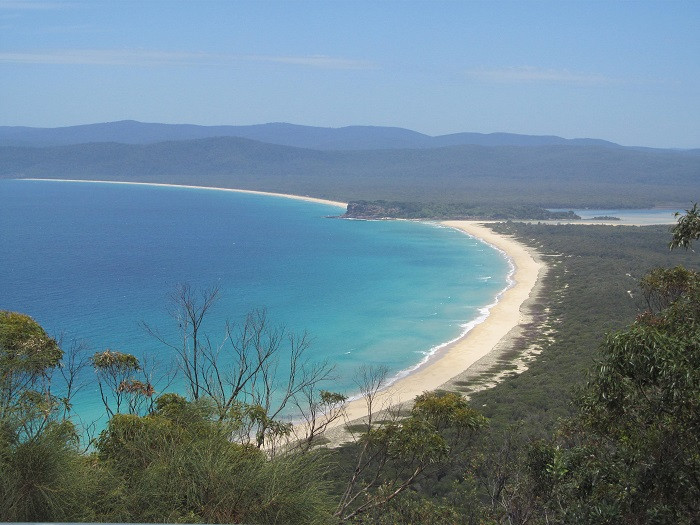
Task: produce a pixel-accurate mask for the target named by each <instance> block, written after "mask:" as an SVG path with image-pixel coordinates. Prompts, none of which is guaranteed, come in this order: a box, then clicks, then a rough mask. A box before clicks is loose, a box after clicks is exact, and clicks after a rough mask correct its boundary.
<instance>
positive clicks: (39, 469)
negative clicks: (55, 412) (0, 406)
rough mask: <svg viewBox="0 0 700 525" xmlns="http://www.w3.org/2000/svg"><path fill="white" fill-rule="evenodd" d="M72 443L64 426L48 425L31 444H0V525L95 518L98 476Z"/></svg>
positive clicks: (72, 436) (71, 432)
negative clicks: (16, 522) (6, 522)
mask: <svg viewBox="0 0 700 525" xmlns="http://www.w3.org/2000/svg"><path fill="white" fill-rule="evenodd" d="M76 444H77V439H76V434H75V429H74V428H73V425H71V424H70V423H69V422H63V423H51V424H49V425H47V426H46V427H45V428H44V429H43V430H42V432H41V433H39V434H37V435H36V436H35V437H34V438H33V439H31V440H27V441H23V442H8V441H6V440H0V520H1V521H35V522H37V521H39V522H48V521H90V520H93V519H95V517H96V515H95V513H94V508H93V507H92V504H93V503H94V502H96V501H97V500H99V497H98V496H97V494H96V485H97V484H98V482H97V479H96V478H97V471H96V469H95V468H94V467H92V466H91V465H90V462H89V460H88V459H87V458H86V457H84V456H83V455H82V454H80V453H79V452H78V450H77V448H76Z"/></svg>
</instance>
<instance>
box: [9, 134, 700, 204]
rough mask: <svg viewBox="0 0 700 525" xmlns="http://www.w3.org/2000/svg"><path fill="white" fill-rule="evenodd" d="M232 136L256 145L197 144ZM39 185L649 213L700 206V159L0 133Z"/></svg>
mask: <svg viewBox="0 0 700 525" xmlns="http://www.w3.org/2000/svg"><path fill="white" fill-rule="evenodd" d="M224 132H227V133H233V132H236V133H244V132H245V133H247V134H248V135H249V136H248V137H239V136H222V135H217V136H212V137H204V138H193V135H196V134H214V135H216V134H217V133H224ZM166 139H167V140H166ZM263 139H264V140H263ZM449 141H456V142H459V141H482V142H484V143H481V144H463V143H458V144H449ZM57 143H58V144H57ZM282 143H286V144H282ZM19 144H22V145H19ZM409 144H410V145H411V146H410V147H409V146H408V145H409ZM430 144H433V146H430ZM434 144H442V145H440V146H438V147H436V146H434ZM363 145H364V147H361V146H363ZM30 177H35V178H69V179H88V180H89V179H93V180H94V179H99V180H120V181H135V182H157V183H174V184H191V185H201V186H220V187H229V188H241V189H251V190H262V191H271V192H280V193H293V194H298V195H309V196H314V197H321V198H329V199H334V200H343V201H356V200H366V201H376V200H387V201H400V202H424V203H425V202H430V203H460V204H469V205H479V206H511V205H514V204H518V205H534V206H541V207H550V208H584V207H590V208H598V207H599V208H621V207H638V208H643V207H652V206H662V205H669V206H689V205H692V202H694V201H697V200H698V197H699V196H700V150H665V149H651V148H632V147H623V146H620V145H616V144H613V143H610V142H606V141H598V140H595V139H580V140H566V139H562V138H559V137H536V136H527V135H509V134H491V135H480V134H476V133H461V134H456V135H445V136H441V137H428V136H427V135H422V134H420V133H416V132H413V131H410V130H405V129H400V128H377V127H366V126H353V127H347V128H339V129H330V128H314V127H307V126H295V125H290V124H263V125H260V126H226V127H203V126H191V125H166V124H141V123H136V122H131V121H123V122H115V123H110V124H94V125H88V126H75V127H68V128H53V129H39V128H16V127H5V128H0V178H30ZM0 199H1V196H0Z"/></svg>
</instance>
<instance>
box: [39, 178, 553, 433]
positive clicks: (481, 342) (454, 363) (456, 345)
mask: <svg viewBox="0 0 700 525" xmlns="http://www.w3.org/2000/svg"><path fill="white" fill-rule="evenodd" d="M27 180H55V181H58V180H59V179H27ZM61 181H65V182H99V183H105V184H134V185H148V186H170V187H179V188H195V189H209V190H217V191H230V192H237V193H249V194H255V195H267V196H274V197H284V198H290V199H298V200H304V201H310V202H318V203H323V204H329V205H333V206H337V207H341V208H346V207H347V204H346V203H343V202H338V201H331V200H325V199H318V198H315V197H307V196H299V195H288V194H281V193H270V192H262V191H253V190H240V189H232V188H212V187H202V186H188V185H177V184H160V183H146V182H116V181H99V180H92V181H86V180H72V179H61ZM442 224H443V225H444V226H447V227H450V228H455V229H458V230H460V231H463V232H465V233H466V234H469V235H471V236H474V237H476V238H478V239H480V240H482V241H484V242H486V243H488V244H490V245H492V246H494V247H495V248H497V249H499V250H501V251H503V252H504V253H505V254H506V255H507V256H508V258H509V259H510V261H511V263H512V264H513V267H514V271H513V274H512V276H511V279H512V281H513V282H512V285H511V286H510V287H509V288H507V289H506V290H505V291H503V292H502V293H501V295H500V297H499V299H498V302H497V303H496V304H495V305H493V306H492V307H491V309H490V311H489V315H488V317H487V318H486V319H485V320H484V321H483V322H481V323H479V324H477V325H476V326H474V327H473V328H472V329H471V330H470V331H468V332H467V333H466V334H465V335H464V336H463V337H461V338H460V339H458V340H456V341H454V342H452V343H451V344H449V345H448V346H446V347H444V348H442V349H441V350H440V351H439V352H437V353H436V354H435V355H434V356H432V357H431V358H430V359H429V360H428V361H427V362H426V363H425V364H423V365H422V366H420V367H419V368H417V369H416V370H414V371H413V372H411V373H410V374H408V375H407V376H405V377H402V378H401V379H398V380H396V381H395V382H393V383H392V384H391V385H389V386H388V387H387V388H385V389H384V390H382V391H381V392H379V394H378V396H377V398H376V400H375V405H374V406H375V407H376V408H380V409H381V408H386V407H388V406H391V405H397V404H401V403H405V402H407V401H411V400H413V398H415V397H416V396H417V395H419V394H422V393H423V392H426V391H430V390H435V389H437V388H440V387H442V386H444V385H446V384H448V383H449V381H450V380H452V379H453V378H455V377H457V376H459V375H460V374H464V372H465V371H467V370H468V369H469V367H471V366H472V365H474V364H475V363H476V362H477V361H479V360H481V359H482V358H485V357H486V356H488V355H489V354H490V353H492V352H494V351H495V349H496V347H497V346H498V345H499V343H500V342H501V341H502V340H504V338H506V337H507V335H508V333H509V332H510V331H511V330H512V329H513V328H515V327H517V326H518V325H519V323H521V321H522V320H523V317H524V316H525V312H523V311H522V310H523V308H522V307H523V304H524V303H525V302H526V301H527V300H528V298H529V297H530V294H531V293H532V291H533V289H534V288H535V285H536V284H537V282H538V276H539V275H540V272H541V271H543V269H544V264H543V263H542V262H541V261H540V260H539V259H538V258H537V256H536V254H535V253H534V251H533V250H532V249H530V248H528V247H526V246H524V245H522V244H521V243H519V242H517V241H515V240H513V239H511V238H509V237H506V236H503V235H499V234H496V233H494V232H493V231H492V230H491V229H490V228H488V227H486V226H485V225H484V224H485V221H443V222H442ZM365 416H367V407H366V403H365V401H364V400H362V399H358V400H355V401H352V402H350V403H348V405H347V408H346V417H345V420H342V419H339V420H337V421H335V422H334V425H331V426H340V425H343V424H344V423H345V422H347V421H353V420H356V419H361V418H363V417H365ZM329 428H330V427H329Z"/></svg>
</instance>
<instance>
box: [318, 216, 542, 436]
mask: <svg viewBox="0 0 700 525" xmlns="http://www.w3.org/2000/svg"><path fill="white" fill-rule="evenodd" d="M488 222H498V221H441V222H440V224H442V225H443V226H447V227H450V228H454V229H457V230H460V231H462V232H464V233H466V234H467V235H470V236H472V237H475V238H477V239H479V240H480V241H482V242H485V243H487V244H489V245H491V246H493V247H494V248H496V249H497V250H499V251H502V252H503V253H505V255H506V257H507V258H508V259H509V261H510V263H511V265H512V266H513V271H512V273H511V276H510V279H511V281H512V283H511V284H510V285H509V286H508V287H507V288H505V289H504V290H503V291H502V292H500V294H499V295H498V296H497V299H496V302H495V303H494V304H492V305H490V308H489V311H488V315H487V316H486V318H485V319H484V320H483V321H482V322H480V323H477V324H475V325H474V326H473V327H472V328H471V329H470V330H469V331H467V332H466V333H465V334H463V335H462V336H461V337H459V338H457V339H456V340H454V341H452V342H450V343H448V344H446V345H445V346H444V347H443V348H440V350H439V351H438V352H436V353H435V354H434V355H432V356H431V358H430V359H428V360H427V362H425V363H423V364H422V365H420V366H418V367H417V368H415V369H413V370H411V371H410V372H409V373H408V374H407V375H405V376H403V377H400V378H398V379H396V380H395V381H393V382H392V383H390V384H388V385H387V386H386V387H384V388H383V389H382V390H380V391H379V392H377V394H376V397H375V398H374V401H373V412H374V413H375V415H376V414H377V413H379V412H381V411H382V410H384V409H387V408H389V407H390V406H397V405H401V404H403V403H407V402H411V401H413V399H414V398H415V397H416V396H418V395H420V394H422V393H424V392H428V391H432V390H437V389H439V388H444V387H449V386H451V384H452V383H453V382H454V381H455V380H456V379H458V378H459V377H461V376H464V374H466V373H467V371H468V369H469V368H470V367H472V366H473V365H475V364H476V363H477V362H479V361H481V360H482V359H484V358H488V356H489V355H490V354H492V353H494V352H497V349H498V347H499V343H502V342H503V341H507V338H508V336H509V333H510V332H511V330H513V329H515V328H517V327H519V325H520V324H521V323H523V322H525V320H526V316H527V313H526V312H524V311H522V310H523V309H522V306H523V305H524V304H525V303H526V302H527V301H528V300H529V299H531V297H532V294H533V291H534V290H535V289H536V286H537V284H538V283H540V282H541V281H540V280H539V277H540V274H541V273H542V272H543V271H544V270H546V266H545V264H544V263H543V262H542V261H541V260H539V258H538V257H537V256H536V253H535V250H534V249H532V248H529V247H527V246H525V245H523V244H521V243H519V242H517V241H515V240H513V239H510V238H508V237H505V236H502V235H499V234H497V233H495V232H494V231H492V230H491V229H490V228H488V227H486V226H484V224H486V223H488ZM365 417H367V406H366V402H365V400H364V399H362V398H360V399H353V400H352V401H350V402H348V403H347V405H346V409H345V418H344V419H342V420H336V421H334V422H333V423H331V424H330V425H329V426H328V430H329V431H331V432H332V434H337V432H338V431H340V432H342V429H341V428H338V427H341V426H343V425H346V424H348V423H349V422H352V421H356V420H362V419H363V418H365ZM329 437H331V440H332V441H334V442H338V441H342V439H340V440H339V439H338V438H339V436H337V435H333V436H329Z"/></svg>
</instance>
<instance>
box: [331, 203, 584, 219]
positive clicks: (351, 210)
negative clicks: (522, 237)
mask: <svg viewBox="0 0 700 525" xmlns="http://www.w3.org/2000/svg"><path fill="white" fill-rule="evenodd" d="M343 218H348V219H431V220H444V219H465V220H518V219H521V220H576V219H580V218H581V217H579V216H578V215H576V214H575V213H574V212H572V211H568V212H554V211H549V210H546V209H544V208H541V207H539V206H534V205H524V204H523V205H512V206H485V205H473V204H464V203H454V202H445V203H421V202H396V201H391V202H389V201H384V200H378V201H353V202H349V203H348V207H347V211H346V212H345V214H344V215H343Z"/></svg>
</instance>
